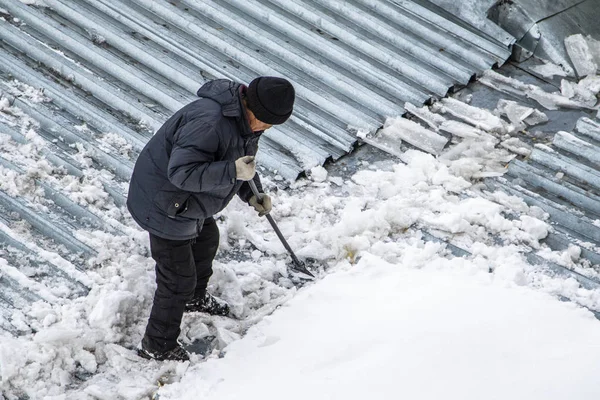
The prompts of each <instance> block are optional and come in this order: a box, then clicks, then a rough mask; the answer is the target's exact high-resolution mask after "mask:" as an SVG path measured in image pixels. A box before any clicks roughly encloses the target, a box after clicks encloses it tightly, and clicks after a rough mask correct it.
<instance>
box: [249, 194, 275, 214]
mask: <svg viewBox="0 0 600 400" xmlns="http://www.w3.org/2000/svg"><path fill="white" fill-rule="evenodd" d="M258 195H259V196H260V197H258V198H257V197H256V196H255V195H253V196H252V197H250V201H248V203H249V204H250V205H251V206H252V207H254V209H255V210H256V211H258V216H259V217H262V216H263V215H265V214H268V213H270V212H271V208H272V207H273V205H272V203H271V198H270V197H269V196H268V195H266V194H264V193H259V194H258Z"/></svg>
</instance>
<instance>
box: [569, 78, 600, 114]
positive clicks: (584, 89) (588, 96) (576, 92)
mask: <svg viewBox="0 0 600 400" xmlns="http://www.w3.org/2000/svg"><path fill="white" fill-rule="evenodd" d="M585 79H587V78H585ZM585 79H582V81H581V82H584V81H585ZM596 86H598V84H597V83H596V82H595V81H593V80H588V81H585V82H584V83H583V84H581V83H574V82H570V81H568V80H566V79H563V80H562V81H561V83H560V91H561V93H562V95H563V96H564V97H566V98H568V99H572V100H574V101H576V102H578V103H582V104H585V105H586V106H587V107H589V108H591V107H594V105H595V104H596V101H597V99H596V94H595V93H593V92H592V91H591V90H589V89H588V87H591V88H594V89H595V88H596Z"/></svg>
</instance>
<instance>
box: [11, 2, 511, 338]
mask: <svg viewBox="0 0 600 400" xmlns="http://www.w3.org/2000/svg"><path fill="white" fill-rule="evenodd" d="M45 4H47V5H48V6H49V7H42V6H35V5H26V4H24V3H22V2H19V1H14V0H0V15H1V16H3V17H4V19H1V20H0V74H1V75H2V77H3V79H2V80H1V81H0V94H2V98H3V101H8V102H10V104H12V105H13V106H15V107H17V108H18V109H20V110H21V111H20V112H22V113H24V115H25V117H24V118H25V120H27V121H28V119H27V118H31V119H33V120H35V121H37V122H36V124H37V123H39V127H36V132H37V134H38V135H39V136H40V137H41V138H42V141H43V142H44V143H43V145H37V144H34V142H35V140H37V139H35V140H34V139H32V137H31V136H30V135H28V133H27V129H28V127H27V126H24V125H23V124H24V123H23V119H19V118H18V116H14V115H8V114H5V113H0V133H1V134H5V135H9V136H10V137H11V138H12V141H14V143H15V146H16V147H15V148H19V146H22V147H23V148H25V147H26V146H33V147H32V148H34V149H35V151H36V152H39V155H36V156H35V157H38V156H39V157H44V158H45V159H46V160H47V162H48V163H49V168H54V169H56V171H60V173H62V174H66V176H69V177H73V179H75V178H81V179H83V177H86V176H89V175H90V174H92V175H93V176H94V178H95V179H97V181H98V182H99V184H100V185H101V187H102V189H103V190H104V191H105V192H106V193H107V195H108V197H109V199H110V201H112V202H114V203H115V204H116V205H118V206H123V205H124V201H125V193H126V189H127V182H128V180H129V177H130V174H131V171H132V167H133V164H134V161H135V159H136V157H137V154H138V153H139V151H140V150H141V149H142V147H143V146H144V145H145V143H146V142H147V140H148V138H149V137H150V136H151V134H152V131H153V130H154V129H156V128H158V127H159V126H160V125H161V123H162V122H163V121H165V120H166V119H167V118H168V117H169V115H170V114H171V113H172V112H174V111H175V110H177V109H179V108H180V107H181V106H183V105H184V104H186V103H188V102H190V101H192V100H193V99H194V98H195V92H196V90H197V89H198V88H199V87H200V86H201V85H202V84H203V83H204V82H206V81H207V80H210V79H214V78H229V79H233V80H237V81H240V82H246V83H247V82H249V81H250V80H252V79H253V78H254V77H256V76H259V75H277V76H284V77H286V78H288V79H289V80H291V81H292V82H293V83H294V85H295V87H296V92H297V96H298V97H297V106H296V108H295V112H294V115H293V116H292V118H291V119H290V121H289V122H288V123H286V124H285V125H283V126H281V127H276V128H273V129H272V130H269V131H268V132H266V133H265V135H264V138H263V139H262V140H261V149H260V152H259V162H260V164H261V165H262V166H264V167H266V168H267V169H268V170H270V171H272V172H274V171H276V172H277V174H279V175H281V176H282V177H283V178H286V179H288V180H293V179H295V178H296V177H297V176H298V174H299V173H300V172H302V171H303V170H304V169H306V168H310V167H312V166H315V165H319V164H322V163H324V162H325V161H326V160H327V159H337V158H339V157H341V156H342V155H344V154H346V153H347V152H349V151H351V149H352V148H353V145H354V144H355V141H356V137H355V132H356V130H357V129H361V130H370V131H374V130H376V129H378V128H379V127H380V126H381V125H382V123H383V121H384V120H385V118H386V117H387V116H396V115H400V114H402V113H403V112H404V108H403V105H404V102H405V101H410V102H411V103H414V104H422V103H424V102H426V101H427V100H428V99H430V98H431V97H432V96H437V97H441V96H444V95H445V94H446V93H447V92H448V90H452V88H454V87H460V86H462V85H465V84H467V83H468V82H469V81H470V80H471V79H472V77H473V76H475V75H477V74H479V73H480V72H481V71H483V70H485V69H488V68H490V67H492V66H494V65H500V64H502V63H503V62H504V61H505V60H506V59H507V58H508V56H509V55H510V50H509V49H508V47H507V46H506V43H501V42H498V41H496V40H495V39H494V38H492V37H489V36H487V35H485V34H483V33H481V32H479V31H477V29H475V28H472V27H470V26H468V25H466V24H465V23H463V22H461V21H459V20H456V19H454V17H452V16H450V15H446V14H445V15H443V16H442V15H440V14H439V13H437V12H436V10H437V9H436V7H434V6H433V5H431V4H429V3H428V2H427V1H405V0H396V1H381V0H355V1H348V2H336V1H328V0H317V1H311V2H308V1H299V0H290V1H266V0H260V1H259V0H226V1H202V2H197V1H169V2H166V1H164V2H163V1H153V0H134V1H116V0H81V1H77V2H73V1H67V0H51V1H50V0H49V1H46V2H45ZM18 81H20V82H24V83H27V84H28V85H31V86H33V87H36V88H43V90H44V94H45V96H46V97H48V99H49V101H41V102H39V101H38V102H32V101H31V100H30V99H28V98H26V97H16V98H15V97H14V96H12V95H10V93H12V92H14V85H16V84H17V82H18ZM109 133H113V134H114V133H116V134H118V135H119V136H120V137H121V138H122V139H124V140H125V143H126V144H121V145H119V144H118V143H117V144H115V143H111V142H110V141H107V140H105V136H106V135H107V134H109ZM11 149H12V147H11ZM80 150H81V151H80ZM82 152H83V153H84V154H85V157H87V158H86V159H83V157H82ZM14 156H15V154H13V153H12V151H11V150H7V151H4V152H3V153H2V154H1V155H0V167H2V168H5V169H6V171H12V173H15V174H17V175H19V174H20V175H23V174H26V170H27V168H28V166H27V165H20V164H19V163H20V162H21V160H20V159H19V158H18V157H14ZM90 160H91V161H90ZM34 181H35V179H34ZM62 184H63V183H62V182H58V181H57V182H54V181H53V182H41V181H39V180H38V181H35V187H36V188H38V189H41V191H40V190H37V191H36V193H35V196H29V195H28V194H27V193H19V194H17V195H15V194H11V193H8V192H3V191H0V210H1V212H0V244H1V246H0V257H1V258H2V259H4V260H6V261H7V262H6V263H0V286H1V287H2V290H0V326H2V327H3V328H5V329H9V330H15V331H16V328H15V327H14V326H12V325H11V324H10V322H8V321H10V315H11V313H12V309H13V308H21V307H22V306H23V305H25V304H29V303H30V302H32V301H34V300H36V299H40V298H42V299H45V300H47V301H50V302H52V301H56V299H57V298H58V297H60V298H65V297H70V296H79V295H82V294H85V293H86V292H87V290H89V286H90V281H89V278H88V277H87V275H86V273H85V271H86V269H87V268H88V267H89V265H90V263H91V262H92V261H93V259H94V257H95V256H96V255H97V252H96V250H95V249H94V248H92V247H90V245H89V244H86V240H85V237H82V236H81V235H80V234H79V233H78V232H81V231H83V230H85V229H89V228H93V229H100V230H103V231H107V232H120V231H125V230H126V227H125V226H123V225H121V224H120V223H119V222H118V221H114V220H113V221H106V220H104V219H103V218H102V216H101V215H99V214H98V213H97V212H96V211H95V210H93V209H91V208H90V207H88V206H86V205H81V204H80V202H78V201H76V199H74V198H73V197H72V196H69V193H68V190H67V189H66V188H65V187H62V186H61V185H62ZM22 222H24V223H26V224H28V225H30V226H31V227H32V228H33V229H31V233H30V235H24V234H23V233H22V232H19V231H18V229H16V228H15V226H18V224H19V223H22ZM90 260H92V261H90ZM64 288H69V291H68V293H62V292H61V293H59V291H60V290H64Z"/></svg>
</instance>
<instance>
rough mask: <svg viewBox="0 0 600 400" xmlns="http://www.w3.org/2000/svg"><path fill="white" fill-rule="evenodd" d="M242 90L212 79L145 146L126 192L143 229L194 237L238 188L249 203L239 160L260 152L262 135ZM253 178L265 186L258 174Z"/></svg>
mask: <svg viewBox="0 0 600 400" xmlns="http://www.w3.org/2000/svg"><path fill="white" fill-rule="evenodd" d="M243 89H244V87H243V86H242V85H240V84H238V83H235V82H231V81H229V80H225V79H219V80H214V81H210V82H207V83H206V84H205V85H204V86H202V87H201V88H200V90H198V96H199V97H200V99H199V100H196V101H194V102H193V103H191V104H188V105H187V106H185V107H183V108H182V109H181V110H179V111H177V112H176V113H175V114H174V115H173V116H172V117H171V118H170V119H169V120H168V121H167V122H166V123H165V124H164V125H163V126H162V127H161V128H160V129H159V130H158V131H157V132H156V134H155V135H154V136H153V137H152V138H151V139H150V141H149V142H148V144H147V145H146V147H144V149H143V150H142V152H141V153H140V156H139V158H138V160H137V162H136V164H135V168H134V170H133V175H132V177H131V183H130V185H129V194H128V197H127V208H128V209H129V212H130V213H131V215H132V216H133V219H134V220H135V221H136V222H137V223H138V224H139V225H140V226H141V227H142V228H144V229H145V230H147V231H149V232H150V233H152V234H154V235H156V236H160V237H162V238H165V239H172V240H187V239H192V238H195V237H196V236H197V234H198V232H199V231H200V229H202V222H203V220H204V219H205V218H208V217H210V216H212V215H214V214H216V213H218V212H219V211H221V210H222V209H223V208H225V206H227V204H228V203H229V201H230V200H231V199H232V197H233V196H234V195H235V194H236V193H237V194H239V196H240V197H241V198H242V200H243V201H246V202H248V200H249V199H250V197H252V191H251V189H250V185H248V183H247V182H243V181H238V180H236V170H235V160H237V159H238V158H240V157H242V156H244V155H255V154H256V151H257V149H258V139H259V137H260V132H259V133H253V132H252V131H251V129H250V125H249V124H248V120H247V117H246V111H245V109H244V107H243V104H242V102H241V91H242V90H243ZM254 180H255V182H256V183H257V186H258V187H259V190H260V191H262V190H261V186H260V181H259V179H258V174H257V175H255V177H254Z"/></svg>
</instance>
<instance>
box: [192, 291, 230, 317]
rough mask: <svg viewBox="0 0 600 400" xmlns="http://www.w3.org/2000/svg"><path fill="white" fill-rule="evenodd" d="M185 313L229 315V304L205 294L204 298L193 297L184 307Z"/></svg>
mask: <svg viewBox="0 0 600 400" xmlns="http://www.w3.org/2000/svg"><path fill="white" fill-rule="evenodd" d="M185 311H188V312H194V311H196V312H203V313H207V314H210V315H221V316H224V317H226V316H228V315H229V304H227V303H225V302H224V301H223V300H221V299H219V298H216V297H214V296H213V295H211V294H210V293H208V292H206V293H205V294H204V297H194V298H193V299H191V300H190V301H189V302H188V303H186V305H185Z"/></svg>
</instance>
